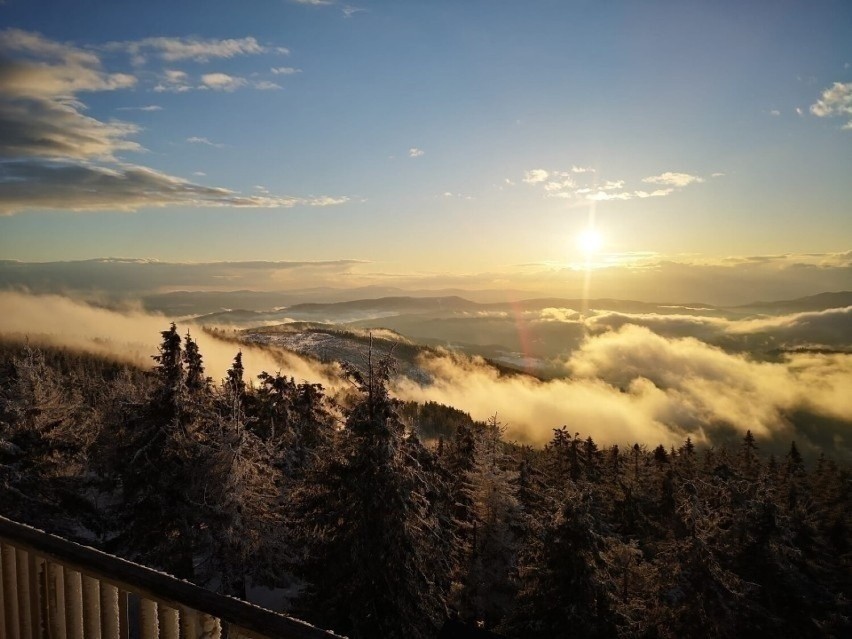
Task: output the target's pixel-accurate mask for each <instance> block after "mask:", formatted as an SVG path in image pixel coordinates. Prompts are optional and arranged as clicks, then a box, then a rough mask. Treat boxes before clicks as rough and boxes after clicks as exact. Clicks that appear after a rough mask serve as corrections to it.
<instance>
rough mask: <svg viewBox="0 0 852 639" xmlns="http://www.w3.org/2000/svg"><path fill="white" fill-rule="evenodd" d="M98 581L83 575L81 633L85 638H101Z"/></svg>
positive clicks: (99, 589)
mask: <svg viewBox="0 0 852 639" xmlns="http://www.w3.org/2000/svg"><path fill="white" fill-rule="evenodd" d="M100 585H101V584H100V581H98V580H97V579H95V578H94V577H90V576H89V575H83V635H84V636H85V637H86V639H101V588H100Z"/></svg>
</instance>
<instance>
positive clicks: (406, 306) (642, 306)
mask: <svg viewBox="0 0 852 639" xmlns="http://www.w3.org/2000/svg"><path fill="white" fill-rule="evenodd" d="M181 295H185V296H187V299H186V301H184V302H183V303H181V304H178V303H177V301H178V300H179V299H181ZM167 296H168V299H169V300H173V301H172V302H169V303H167V304H163V306H165V307H168V308H172V309H173V310H175V311H176V310H183V311H184V312H183V313H180V314H186V315H191V313H189V312H187V311H189V310H190V308H192V307H193V306H197V305H199V302H200V305H201V306H207V305H208V303H210V302H212V301H213V298H211V297H209V296H221V297H220V298H217V299H218V300H219V301H225V300H228V301H252V302H254V303H259V302H261V301H266V302H267V303H269V302H272V301H281V298H280V297H275V295H274V294H272V293H253V292H251V291H234V292H231V293H209V292H207V293H199V292H195V293H184V294H180V293H169V294H167ZM164 298H165V296H161V297H160V298H158V299H160V303H162V302H163V299H164ZM148 299H149V301H150V299H151V298H148ZM254 303H253V304H251V305H249V306H250V307H249V308H246V307H239V308H234V309H232V308H227V307H226V308H224V309H223V308H221V307H219V308H217V309H216V310H215V311H213V312H206V313H202V314H198V315H197V316H196V317H195V318H194V321H195V322H197V323H201V324H225V325H237V326H250V325H257V326H259V325H264V324H271V323H280V322H285V321H312V322H326V323H334V324H350V323H353V322H358V323H359V326H362V327H363V323H364V322H369V321H370V320H376V319H384V318H389V317H400V316H411V315H413V316H418V320H423V319H424V318H425V316H433V317H435V318H439V317H440V318H444V319H446V318H448V317H450V316H453V317H464V316H465V314H472V315H475V314H480V315H483V316H484V315H487V314H489V313H508V314H517V313H520V312H536V311H542V310H544V309H547V308H557V309H573V310H575V311H585V310H588V309H594V310H598V311H615V312H620V313H657V314H679V315H714V316H724V317H729V318H739V317H744V316H747V315H751V314H771V315H778V314H782V313H797V312H805V311H820V310H825V309H829V308H843V307H846V306H850V305H852V292H850V291H841V292H834V293H820V294H818V295H812V296H809V297H802V298H798V299H794V300H781V301H775V302H754V303H751V304H745V305H742V306H734V307H719V306H712V305H709V304H703V303H700V302H696V303H691V304H660V303H653V302H640V301H636V300H618V299H610V298H599V299H590V300H583V299H565V298H554V297H548V298H534V299H523V300H513V301H508V302H475V301H472V300H470V299H467V298H465V297H461V296H459V295H449V296H437V297H435V296H433V297H417V296H414V295H409V296H389V297H379V298H370V299H351V300H345V301H336V302H302V303H296V304H291V305H289V306H272V307H271V308H270V307H269V306H267V307H266V308H265V309H261V308H256V304H254Z"/></svg>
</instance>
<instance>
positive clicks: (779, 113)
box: [769, 109, 781, 117]
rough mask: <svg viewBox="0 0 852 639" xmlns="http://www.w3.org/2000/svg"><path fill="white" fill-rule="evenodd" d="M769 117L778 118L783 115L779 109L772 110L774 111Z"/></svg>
mask: <svg viewBox="0 0 852 639" xmlns="http://www.w3.org/2000/svg"><path fill="white" fill-rule="evenodd" d="M769 115H772V116H775V117H778V116H779V115H781V111H779V110H778V109H772V110H771V111H770V112H769Z"/></svg>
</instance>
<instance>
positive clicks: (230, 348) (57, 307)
mask: <svg viewBox="0 0 852 639" xmlns="http://www.w3.org/2000/svg"><path fill="white" fill-rule="evenodd" d="M0 307H2V308H3V313H0V334H2V335H7V336H16V337H20V338H26V339H28V340H29V341H30V342H31V343H33V344H35V345H40V344H49V345H55V346H64V347H68V348H71V349H76V350H81V351H85V352H90V353H96V354H100V355H104V356H108V357H110V358H113V359H116V360H118V361H121V362H126V363H128V364H132V365H135V366H141V367H143V368H149V367H151V366H153V362H152V360H151V356H152V355H154V354H156V353H157V347H158V346H159V345H160V332H161V331H163V330H166V329H168V327H169V322H170V319H169V318H166V317H164V316H162V315H155V314H151V313H145V312H142V311H124V312H118V311H111V310H107V309H103V308H97V307H94V306H90V305H88V304H84V303H82V302H78V301H75V300H72V299H70V298H67V297H61V296H58V295H27V294H23V293H13V292H0ZM187 328H188V327H187V326H184V325H181V324H180V322H178V329H179V330H180V332H181V334H182V335H183V334H186V331H187ZM189 328H190V330H191V333H192V337H193V339H194V340H196V341H197V342H198V345H199V348H200V350H201V354H202V356H203V358H204V364H205V367H206V371H207V374H208V375H209V376H210V377H212V378H213V379H214V380H221V379H224V378H225V374H226V371H227V370H228V368H229V367H230V366H231V363H232V362H233V359H234V355H235V354H236V353H237V351H239V350H241V351H242V352H243V365H244V367H245V372H246V377H247V378H248V377H251V378H254V377H256V376H257V375H258V374H259V373H260V372H262V371H267V372H269V373H274V372H276V371H279V370H280V371H281V372H282V374H285V375H287V376H292V377H294V378H295V379H296V380H297V381H303V380H308V381H311V382H318V383H321V384H323V385H324V386H326V387H327V388H330V389H332V390H335V389H337V388H340V386H341V380H340V377H339V376H338V374H337V369H336V367H334V366H330V365H324V364H318V363H316V362H313V361H310V360H308V359H305V358H303V357H299V356H298V355H296V354H294V353H290V352H287V351H283V350H277V351H273V350H269V349H262V348H257V347H253V346H251V345H248V344H237V343H233V342H230V341H227V340H223V339H219V338H217V337H215V336H214V335H212V334H210V333H208V332H205V331H202V330H200V329H199V328H198V327H197V326H191V327H189Z"/></svg>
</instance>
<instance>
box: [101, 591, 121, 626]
mask: <svg viewBox="0 0 852 639" xmlns="http://www.w3.org/2000/svg"><path fill="white" fill-rule="evenodd" d="M119 618H120V613H119V607H118V588H116V587H115V586H113V585H112V584H107V583H101V636H102V637H103V639H120V637H119V634H118V632H119V628H120V625H119Z"/></svg>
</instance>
